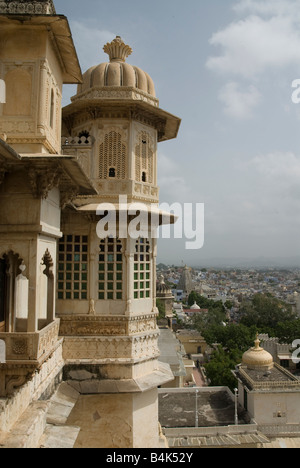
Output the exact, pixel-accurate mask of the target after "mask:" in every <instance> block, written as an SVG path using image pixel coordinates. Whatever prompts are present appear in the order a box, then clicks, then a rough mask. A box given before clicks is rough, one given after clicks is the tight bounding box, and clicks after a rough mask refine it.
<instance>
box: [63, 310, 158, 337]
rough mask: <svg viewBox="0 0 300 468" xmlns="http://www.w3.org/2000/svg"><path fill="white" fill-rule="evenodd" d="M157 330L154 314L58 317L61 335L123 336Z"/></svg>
mask: <svg viewBox="0 0 300 468" xmlns="http://www.w3.org/2000/svg"><path fill="white" fill-rule="evenodd" d="M153 331H157V323H156V315H154V314H151V315H143V316H138V317H127V316H105V317H104V316H96V315H81V316H76V315H68V316H61V318H60V331H59V333H60V335H61V336H124V335H129V336H133V335H137V334H141V333H148V332H153Z"/></svg>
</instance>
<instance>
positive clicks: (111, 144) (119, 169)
mask: <svg viewBox="0 0 300 468" xmlns="http://www.w3.org/2000/svg"><path fill="white" fill-rule="evenodd" d="M126 155H127V145H126V144H125V143H124V142H123V141H122V135H121V133H118V132H117V131H114V130H111V131H110V132H108V133H106V134H105V136H104V140H103V142H102V143H101V144H100V146H99V178H100V179H110V178H112V177H113V178H116V179H119V180H124V179H126V177H127V171H126Z"/></svg>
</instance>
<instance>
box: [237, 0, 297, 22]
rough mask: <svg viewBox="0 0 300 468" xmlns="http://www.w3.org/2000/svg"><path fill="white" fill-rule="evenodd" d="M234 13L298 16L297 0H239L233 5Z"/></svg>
mask: <svg viewBox="0 0 300 468" xmlns="http://www.w3.org/2000/svg"><path fill="white" fill-rule="evenodd" d="M233 10H234V11H235V12H236V13H251V14H259V15H267V16H274V15H275V16H277V15H282V16H286V15H287V16H290V15H292V16H293V17H294V18H297V17H299V2H298V0H263V1H261V0H241V1H240V2H239V3H237V4H236V5H234V7H233Z"/></svg>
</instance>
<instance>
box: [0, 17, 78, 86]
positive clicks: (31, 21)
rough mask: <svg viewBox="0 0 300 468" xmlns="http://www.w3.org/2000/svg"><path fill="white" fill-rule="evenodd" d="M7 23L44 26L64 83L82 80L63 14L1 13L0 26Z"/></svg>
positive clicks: (76, 82)
mask: <svg viewBox="0 0 300 468" xmlns="http://www.w3.org/2000/svg"><path fill="white" fill-rule="evenodd" d="M9 24H16V25H17V24H19V25H20V26H24V25H25V26H27V25H29V26H31V27H35V26H36V27H38V26H41V27H44V28H45V29H47V30H48V32H49V33H50V34H51V38H52V42H53V45H54V49H55V52H56V54H57V56H58V59H59V61H60V64H61V66H62V70H63V83H64V84H78V83H81V82H82V72H81V67H80V64H79V60H78V56H77V52H76V49H75V46H74V42H73V38H72V33H71V30H70V25H69V22H68V19H67V18H66V16H64V15H45V16H44V15H29V14H24V15H21V14H1V15H0V28H3V27H4V26H6V25H9Z"/></svg>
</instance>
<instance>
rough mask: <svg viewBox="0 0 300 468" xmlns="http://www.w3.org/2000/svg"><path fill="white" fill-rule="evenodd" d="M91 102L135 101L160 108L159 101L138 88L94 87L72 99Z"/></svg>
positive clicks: (73, 100)
mask: <svg viewBox="0 0 300 468" xmlns="http://www.w3.org/2000/svg"><path fill="white" fill-rule="evenodd" d="M82 99H84V100H89V99H101V100H102V99H103V100H106V99H107V100H116V99H117V100H120V99H121V100H122V99H124V100H133V101H143V102H147V103H148V104H151V105H153V106H154V107H158V106H159V100H158V99H157V98H155V97H153V96H151V95H150V94H148V93H145V92H143V91H141V90H140V89H137V88H130V87H125V86H124V87H121V88H120V86H116V87H114V86H109V87H105V88H102V87H94V88H93V89H91V90H88V91H85V92H83V93H81V94H78V95H76V96H74V97H72V98H71V101H72V102H76V101H79V100H82Z"/></svg>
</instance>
